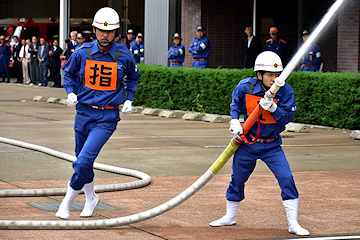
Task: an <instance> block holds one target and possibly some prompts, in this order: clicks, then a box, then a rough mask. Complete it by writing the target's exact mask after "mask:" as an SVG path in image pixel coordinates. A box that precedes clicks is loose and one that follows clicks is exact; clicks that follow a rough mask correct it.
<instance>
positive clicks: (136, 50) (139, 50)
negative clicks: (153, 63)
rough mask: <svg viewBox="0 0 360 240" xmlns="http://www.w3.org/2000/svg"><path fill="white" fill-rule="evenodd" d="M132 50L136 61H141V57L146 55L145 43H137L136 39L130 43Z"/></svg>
mask: <svg viewBox="0 0 360 240" xmlns="http://www.w3.org/2000/svg"><path fill="white" fill-rule="evenodd" d="M130 52H131V54H132V57H133V59H134V60H135V62H136V63H139V62H140V58H141V57H144V43H140V44H137V42H136V41H132V42H131V44H130Z"/></svg>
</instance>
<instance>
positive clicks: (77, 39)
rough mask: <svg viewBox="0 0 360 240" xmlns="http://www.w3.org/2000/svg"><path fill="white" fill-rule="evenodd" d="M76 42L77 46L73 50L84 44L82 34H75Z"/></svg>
mask: <svg viewBox="0 0 360 240" xmlns="http://www.w3.org/2000/svg"><path fill="white" fill-rule="evenodd" d="M76 42H77V43H78V44H77V45H76V46H75V50H76V49H78V48H79V47H80V46H81V45H82V44H83V43H84V42H85V38H84V34H82V33H78V34H76Z"/></svg>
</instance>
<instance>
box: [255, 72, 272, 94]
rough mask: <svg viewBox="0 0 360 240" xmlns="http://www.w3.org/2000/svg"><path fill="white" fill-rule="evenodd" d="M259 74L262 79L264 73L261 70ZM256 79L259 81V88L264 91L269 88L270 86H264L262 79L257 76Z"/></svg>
mask: <svg viewBox="0 0 360 240" xmlns="http://www.w3.org/2000/svg"><path fill="white" fill-rule="evenodd" d="M260 74H261V78H262V79H263V78H264V73H263V72H260ZM257 79H258V81H260V85H261V88H262V89H263V90H264V91H265V92H266V91H268V90H269V89H270V87H267V86H265V84H264V82H263V80H262V79H260V78H259V77H257Z"/></svg>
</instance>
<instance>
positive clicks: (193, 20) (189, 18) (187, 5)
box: [181, 0, 201, 67]
mask: <svg viewBox="0 0 360 240" xmlns="http://www.w3.org/2000/svg"><path fill="white" fill-rule="evenodd" d="M199 24H201V0H182V1H181V38H182V42H181V43H182V45H184V47H185V51H186V54H185V61H184V64H183V66H184V67H191V66H192V62H193V61H192V57H191V54H190V53H189V51H188V49H189V46H190V44H191V43H192V41H193V40H194V38H195V36H196V35H195V29H196V26H197V25H199Z"/></svg>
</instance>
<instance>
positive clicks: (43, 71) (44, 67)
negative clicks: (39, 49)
mask: <svg viewBox="0 0 360 240" xmlns="http://www.w3.org/2000/svg"><path fill="white" fill-rule="evenodd" d="M48 69H49V65H48V64H40V83H41V84H42V85H43V86H47V85H48V77H47V74H48Z"/></svg>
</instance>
